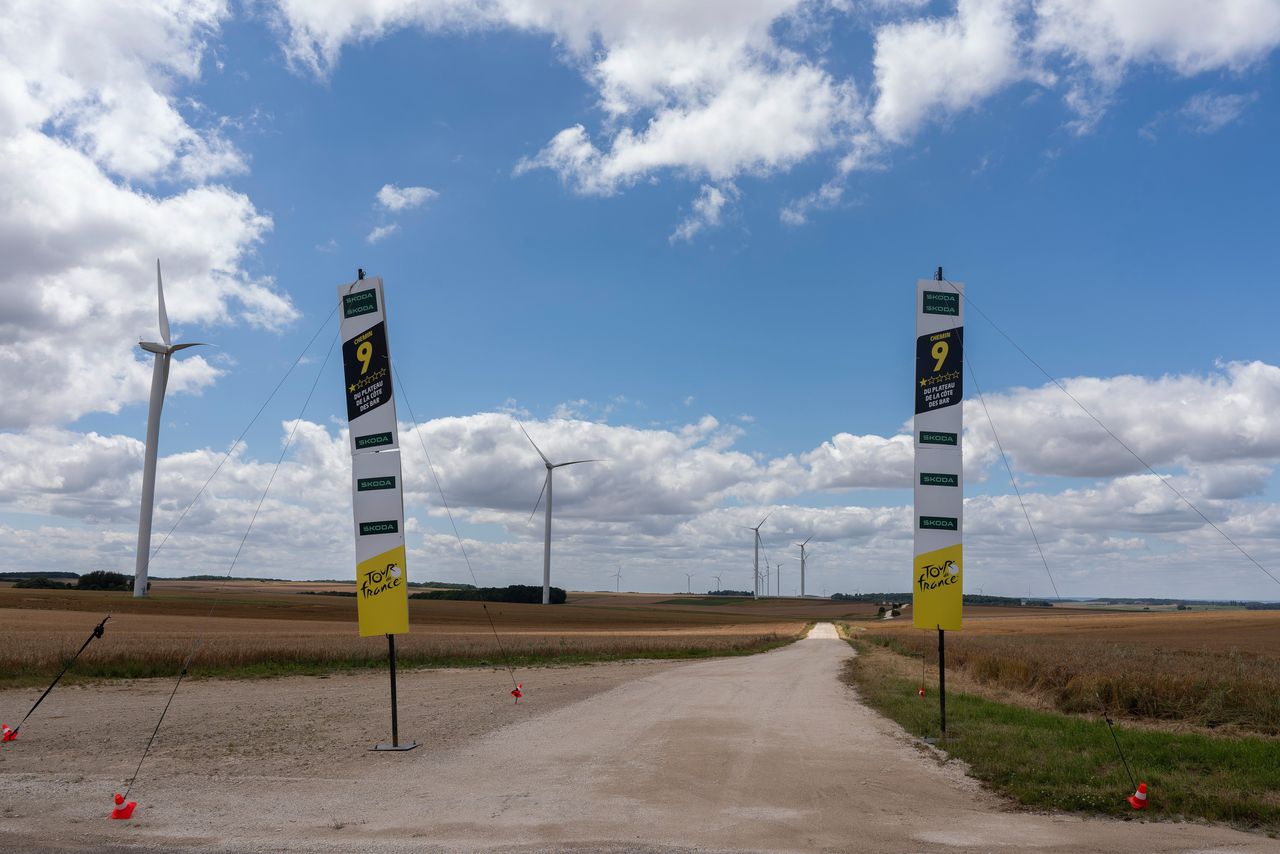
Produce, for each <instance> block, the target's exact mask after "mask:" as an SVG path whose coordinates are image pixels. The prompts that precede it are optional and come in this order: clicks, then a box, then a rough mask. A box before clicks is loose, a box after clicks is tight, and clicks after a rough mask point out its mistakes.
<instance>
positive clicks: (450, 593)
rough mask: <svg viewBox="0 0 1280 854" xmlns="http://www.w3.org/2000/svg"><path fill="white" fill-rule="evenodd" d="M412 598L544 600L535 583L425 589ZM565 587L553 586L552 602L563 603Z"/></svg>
mask: <svg viewBox="0 0 1280 854" xmlns="http://www.w3.org/2000/svg"><path fill="white" fill-rule="evenodd" d="M409 598H410V599H451V600H458V601H464V602H510V603H513V604H531V605H537V604H539V603H541V602H542V587H541V586H540V585H533V584H512V585H509V586H507V587H471V588H469V589H463V590H423V591H422V592H421V593H414V594H412V595H410V596H409ZM566 598H568V597H567V596H566V595H565V592H564V588H562V587H552V588H551V604H552V605H563V604H564V602H565V599H566Z"/></svg>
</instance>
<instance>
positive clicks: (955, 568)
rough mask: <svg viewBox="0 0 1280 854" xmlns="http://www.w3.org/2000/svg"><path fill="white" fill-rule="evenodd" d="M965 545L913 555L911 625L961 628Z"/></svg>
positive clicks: (927, 627) (932, 627)
mask: <svg viewBox="0 0 1280 854" xmlns="http://www.w3.org/2000/svg"><path fill="white" fill-rule="evenodd" d="M963 549H964V547H963V546H962V545H960V544H959V543H957V544H956V545H954V546H947V547H946V548H942V549H938V550H936V551H932V552H925V553H924V554H922V555H916V560H915V573H914V576H913V578H912V585H911V586H912V590H911V593H912V605H911V613H912V620H911V621H912V625H914V626H915V627H916V628H917V629H946V630H947V631H954V630H956V629H959V628H960V618H961V612H962V611H963V603H964V576H963V574H962V573H961V567H962V566H963V562H964V561H963Z"/></svg>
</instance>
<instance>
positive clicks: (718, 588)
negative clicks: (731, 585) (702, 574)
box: [711, 575, 724, 593]
mask: <svg viewBox="0 0 1280 854" xmlns="http://www.w3.org/2000/svg"><path fill="white" fill-rule="evenodd" d="M711 577H712V578H714V579H715V580H716V592H717V593H719V592H720V591H721V590H723V589H724V588H723V587H722V586H721V584H720V576H718V575H713V576H711Z"/></svg>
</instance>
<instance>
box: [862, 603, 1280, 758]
mask: <svg viewBox="0 0 1280 854" xmlns="http://www.w3.org/2000/svg"><path fill="white" fill-rule="evenodd" d="M1171 618H1172V619H1178V617H1176V616H1173V615H1171ZM1165 619H1166V620H1167V619H1169V618H1165ZM1190 627H1191V626H1190V625H1188V628H1190ZM1273 631H1277V632H1280V625H1277V626H1275V627H1274V628H1273ZM860 636H861V637H864V638H865V639H866V640H867V641H868V642H870V643H875V644H880V645H882V646H885V647H887V648H888V649H891V650H893V651H894V652H897V653H899V654H903V655H907V656H910V657H914V658H917V659H919V658H921V657H923V659H924V662H925V664H926V665H927V666H928V667H930V668H931V669H933V670H934V672H936V668H937V663H938V650H937V638H936V635H934V634H933V633H931V632H921V631H914V630H907V631H903V630H901V629H897V630H891V631H876V630H874V629H872V630H868V631H866V632H864V633H862V634H861V635H860ZM1175 640H1176V642H1175ZM947 670H948V672H951V671H960V672H963V673H964V674H965V675H967V676H969V677H970V678H972V679H973V680H975V681H976V682H978V683H979V684H982V685H986V686H994V687H999V688H1004V689H1008V690H1011V691H1015V692H1020V693H1025V694H1032V695H1035V696H1036V697H1037V698H1039V699H1041V700H1042V701H1043V702H1044V703H1045V704H1047V705H1048V707H1050V708H1052V709H1055V710H1057V711H1060V712H1065V713H1068V714H1084V715H1096V714H1098V713H1099V712H1101V711H1103V710H1106V711H1107V713H1108V714H1110V715H1112V717H1118V718H1128V719H1131V720H1134V721H1141V722H1151V723H1159V724H1169V725H1173V726H1178V727H1182V728H1199V729H1204V730H1220V731H1225V732H1232V733H1240V734H1258V735H1267V736H1277V735H1280V657H1277V656H1276V655H1275V654H1274V652H1272V651H1270V650H1267V649H1261V650H1260V649H1258V647H1257V645H1256V644H1250V643H1247V642H1246V641H1245V639H1243V638H1242V639H1241V641H1240V643H1239V644H1238V645H1234V644H1230V643H1223V638H1222V637H1221V636H1220V637H1219V638H1218V639H1217V642H1216V643H1215V644H1214V645H1212V646H1210V645H1208V644H1207V643H1206V644H1198V643H1197V641H1195V640H1194V639H1193V638H1191V637H1183V638H1179V639H1165V640H1162V639H1160V638H1159V637H1158V636H1156V634H1155V633H1154V632H1153V633H1152V637H1150V638H1149V639H1146V640H1140V639H1139V638H1133V639H1131V640H1123V639H1118V638H1116V637H1106V636H1101V637H1089V636H1088V634H1087V633H1085V632H1078V633H1076V634H1075V635H1073V636H1063V635H1061V634H1052V635H1045V636H1037V635H1035V634H1032V633H1031V631H1030V630H1028V631H1027V632H1022V633H1018V634H1008V635H992V634H983V633H981V631H977V632H969V631H967V630H966V631H963V632H949V633H948V634H947Z"/></svg>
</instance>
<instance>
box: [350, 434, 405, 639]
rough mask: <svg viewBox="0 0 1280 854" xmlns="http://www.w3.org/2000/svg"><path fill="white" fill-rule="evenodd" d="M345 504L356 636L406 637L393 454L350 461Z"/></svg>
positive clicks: (400, 508)
mask: <svg viewBox="0 0 1280 854" xmlns="http://www.w3.org/2000/svg"><path fill="white" fill-rule="evenodd" d="M351 504H352V510H353V511H354V512H353V515H354V516H355V532H356V598H357V601H358V602H359V616H360V635H361V636H362V637H368V636H371V635H390V634H400V633H402V632H407V631H409V575H408V572H407V568H406V566H405V559H406V555H405V546H404V492H403V487H402V484H401V477H400V452H399V451H382V452H381V453H377V454H355V455H354V456H352V458H351Z"/></svg>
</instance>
